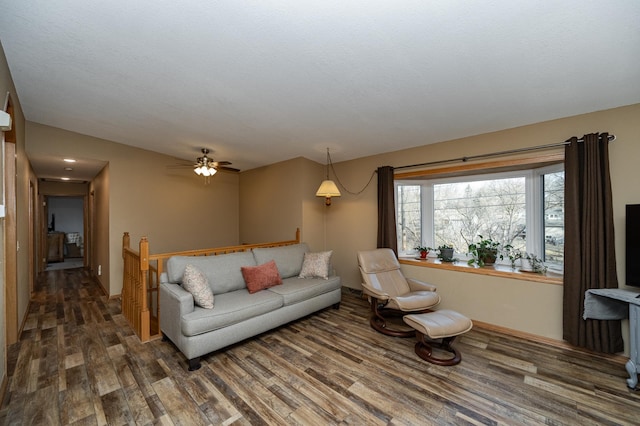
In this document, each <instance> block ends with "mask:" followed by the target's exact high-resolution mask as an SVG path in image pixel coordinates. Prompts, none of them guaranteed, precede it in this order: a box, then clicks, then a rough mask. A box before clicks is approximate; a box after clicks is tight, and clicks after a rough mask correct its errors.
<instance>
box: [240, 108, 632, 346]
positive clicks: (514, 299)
mask: <svg viewBox="0 0 640 426" xmlns="http://www.w3.org/2000/svg"><path fill="white" fill-rule="evenodd" d="M603 131H608V132H610V133H613V134H615V135H616V136H617V139H616V141H614V142H612V143H611V144H610V157H611V158H610V160H611V174H612V176H611V179H612V187H613V202H614V215H615V226H616V251H617V253H618V276H619V279H620V283H624V262H625V259H624V244H625V242H624V208H625V205H626V204H627V203H640V187H639V186H638V185H637V184H636V183H635V182H637V181H639V180H640V168H639V166H638V161H639V159H640V142H639V141H638V138H639V137H640V104H638V105H632V106H628V107H621V108H616V109H611V110H607V111H601V112H596V113H591V114H585V115H580V116H576V117H569V118H563V119H558V120H553V121H548V122H544V123H538V124H534V125H530V126H523V127H519V128H514V129H509V130H504V131H500V132H495V133H489V134H483V135H477V136H473V137H468V138H463V139H458V140H453V141H447V142H441V143H438V144H433V145H424V146H421V147H418V148H413V149H407V150H401V151H393V146H392V145H390V146H389V151H390V152H388V153H386V154H381V155H376V156H371V157H364V158H359V159H356V160H353V161H346V162H342V163H336V164H335V170H336V172H337V174H338V176H339V178H340V181H341V182H342V183H343V184H344V185H345V186H346V187H347V189H349V190H350V191H351V192H357V191H359V190H360V189H362V188H363V187H365V185H366V183H367V181H368V180H369V178H370V177H371V175H372V173H373V172H374V171H375V170H376V169H377V168H378V167H380V166H386V165H389V166H394V167H398V166H403V165H410V164H416V163H423V162H430V161H437V160H447V159H452V158H459V157H464V156H472V155H477V154H486V153H491V152H497V151H505V150H512V149H516V148H525V147H531V146H539V145H546V144H553V143H559V142H562V141H564V140H566V139H568V138H569V137H571V136H574V135H575V136H582V135H584V134H586V133H592V132H603ZM558 150H561V148H559V149H558V148H556V149H555V150H552V151H556V152H557V151H558ZM545 153H547V152H545ZM285 163H289V162H285ZM291 163H292V164H282V163H279V165H272V166H268V167H263V168H260V169H256V170H254V171H249V172H245V173H243V174H242V179H241V200H242V202H241V204H242V208H241V210H242V212H241V220H240V227H241V230H242V235H243V238H245V237H244V235H245V233H246V235H255V236H257V237H256V239H255V240H256V241H257V240H269V239H272V238H276V239H278V238H280V237H279V234H281V233H285V234H287V230H288V229H290V228H292V227H295V226H299V224H300V223H301V222H303V230H304V233H303V239H306V238H305V234H307V229H314V230H319V231H318V232H320V234H318V235H315V234H314V238H313V240H314V242H315V241H318V244H313V246H314V247H313V248H314V249H324V248H326V249H332V250H333V251H334V255H333V258H332V261H333V264H334V266H335V268H336V271H337V272H338V273H339V274H340V275H341V277H342V280H343V285H344V286H347V287H352V288H357V289H359V288H360V274H359V271H358V267H357V262H356V253H357V251H358V250H365V249H372V248H375V247H376V238H377V236H376V232H377V231H376V229H377V189H376V188H377V183H376V178H375V176H374V179H373V181H372V184H371V185H369V186H368V187H366V189H365V190H364V191H363V192H362V193H361V194H359V195H350V194H348V193H346V192H345V191H343V195H342V197H340V198H335V199H334V201H333V204H332V206H330V207H328V208H324V206H323V202H322V200H321V199H316V198H315V197H314V194H315V191H316V189H317V186H318V185H319V183H320V181H321V180H322V179H323V171H324V168H323V166H322V165H318V164H317V163H315V162H306V163H301V162H300V160H299V159H296V160H291ZM298 166H301V167H298ZM412 170H415V169H412ZM403 171H408V170H403ZM292 176H295V179H293V178H292ZM300 179H305V180H307V183H306V184H305V187H304V188H303V187H301V186H299V185H298V182H297V181H298V180H300ZM278 187H281V188H284V190H282V191H280V192H278V193H277V194H279V195H278V196H277V199H278V204H277V205H274V200H273V197H274V196H276V195H275V188H278ZM270 191H271V192H270ZM285 194H286V195H287V196H285ZM270 195H271V196H270ZM299 204H302V205H303V206H304V207H308V209H309V211H310V212H312V213H313V214H310V215H309V217H308V222H314V221H318V220H320V221H322V222H323V226H322V227H320V228H318V227H317V226H311V225H310V224H309V223H308V222H307V221H303V220H302V219H301V218H300V217H299V216H298V215H299V213H298V211H299V210H298V206H299ZM318 207H322V209H321V210H320V212H324V217H323V218H318V216H317V214H318V212H319V210H318ZM303 210H304V208H303ZM255 212H260V214H255ZM279 212H282V213H279ZM303 216H304V213H303ZM270 230H274V231H275V230H277V232H275V233H276V234H278V235H275V236H274V235H273V234H269V232H270ZM321 234H322V235H321ZM325 239H326V243H325V242H324V240H325ZM321 241H322V242H321ZM403 270H404V271H405V273H406V274H407V275H409V276H414V277H417V278H420V279H423V280H425V281H429V282H432V283H434V284H436V285H438V287H439V289H438V291H439V292H440V294H441V295H442V297H443V302H442V307H446V308H451V309H456V310H459V311H460V312H463V313H466V314H467V315H469V316H470V317H472V318H473V319H475V320H478V321H483V322H487V323H491V324H495V325H499V326H502V327H506V328H510V329H514V330H518V331H522V332H527V333H532V334H536V335H539V336H544V337H548V338H552V339H557V340H561V339H562V286H558V285H553V284H544V283H536V282H531V281H522V280H514V279H508V278H499V277H487V276H482V275H477V274H468V273H463V272H455V271H444V270H437V269H433V268H420V267H415V266H406V265H405V266H403ZM627 327H628V325H627V324H625V331H624V333H625V334H624V335H625V336H628V331H626V330H627ZM627 353H628V347H627Z"/></svg>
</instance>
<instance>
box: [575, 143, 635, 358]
mask: <svg viewBox="0 0 640 426" xmlns="http://www.w3.org/2000/svg"><path fill="white" fill-rule="evenodd" d="M608 136H609V135H608V134H607V133H602V134H589V135H585V136H584V137H583V140H584V142H578V139H577V138H575V137H573V138H571V139H570V140H569V141H568V142H570V144H568V145H567V146H566V148H565V259H564V299H563V317H564V318H563V337H564V339H565V340H566V341H568V342H569V343H571V344H572V345H575V346H580V347H584V348H587V349H590V350H593V351H598V352H604V353H616V352H621V351H623V350H624V345H623V341H622V331H621V327H620V321H619V320H616V321H604V320H593V319H588V320H584V319H583V318H582V314H583V310H584V294H585V292H586V291H587V290H588V289H590V288H617V287H618V278H617V275H616V254H615V246H614V233H613V208H612V202H611V198H612V197H611V182H610V179H609V144H608Z"/></svg>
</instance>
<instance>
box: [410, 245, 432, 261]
mask: <svg viewBox="0 0 640 426" xmlns="http://www.w3.org/2000/svg"><path fill="white" fill-rule="evenodd" d="M413 249H414V250H416V251H417V252H418V253H420V258H421V259H426V258H427V255H428V254H429V252H430V251H431V247H427V246H416V247H414V248H413Z"/></svg>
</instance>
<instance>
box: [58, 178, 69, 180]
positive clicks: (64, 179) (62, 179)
mask: <svg viewBox="0 0 640 426" xmlns="http://www.w3.org/2000/svg"><path fill="white" fill-rule="evenodd" d="M60 179H62V180H69V178H60Z"/></svg>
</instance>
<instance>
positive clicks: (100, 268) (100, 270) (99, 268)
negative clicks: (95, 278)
mask: <svg viewBox="0 0 640 426" xmlns="http://www.w3.org/2000/svg"><path fill="white" fill-rule="evenodd" d="M98 275H102V265H98Z"/></svg>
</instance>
